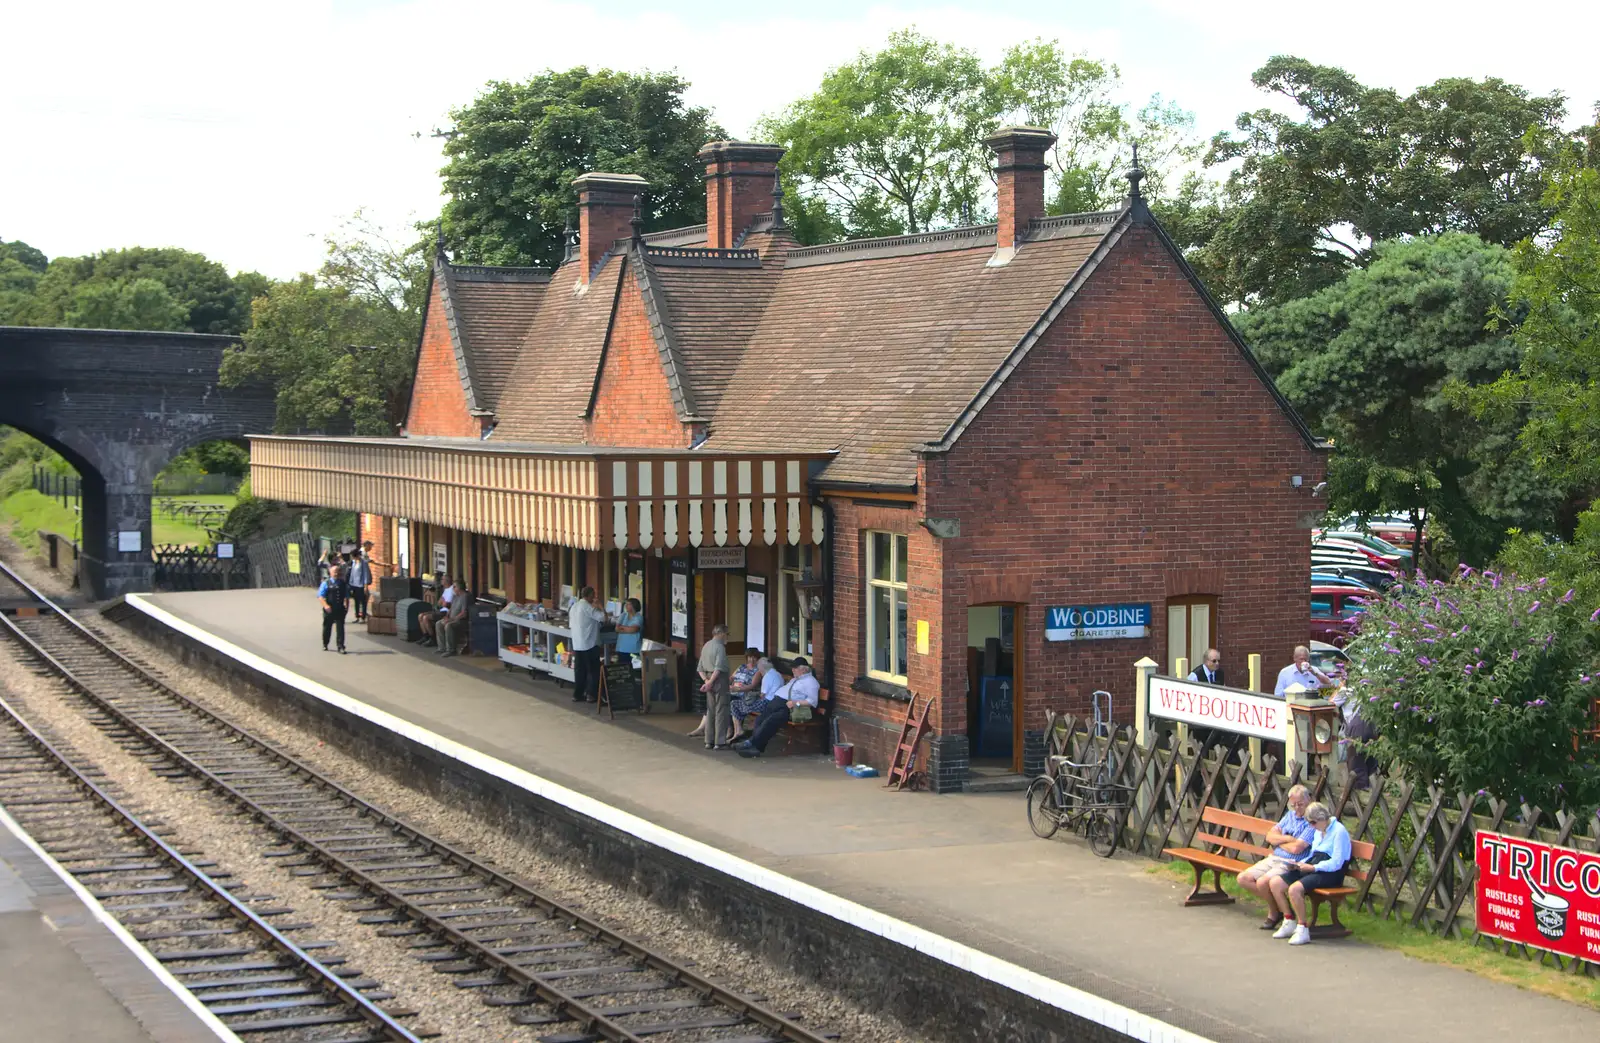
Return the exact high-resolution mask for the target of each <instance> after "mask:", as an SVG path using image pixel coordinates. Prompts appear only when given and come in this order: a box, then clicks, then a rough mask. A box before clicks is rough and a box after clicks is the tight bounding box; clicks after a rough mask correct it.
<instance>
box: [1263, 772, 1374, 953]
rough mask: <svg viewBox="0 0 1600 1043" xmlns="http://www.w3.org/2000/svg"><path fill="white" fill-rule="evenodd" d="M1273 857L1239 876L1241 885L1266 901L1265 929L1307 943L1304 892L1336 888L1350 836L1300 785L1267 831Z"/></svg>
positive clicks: (1341, 880) (1346, 863)
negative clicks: (1313, 801) (1287, 806)
mask: <svg viewBox="0 0 1600 1043" xmlns="http://www.w3.org/2000/svg"><path fill="white" fill-rule="evenodd" d="M1267 843H1268V844H1270V845H1271V846H1272V853H1271V854H1270V855H1268V856H1267V857H1265V858H1263V859H1261V860H1260V861H1259V862H1256V863H1255V864H1254V865H1252V866H1250V868H1248V869H1246V870H1244V871H1243V872H1242V873H1240V874H1239V884H1240V886H1242V887H1244V888H1245V889H1246V890H1248V891H1250V892H1251V893H1252V894H1255V895H1257V896H1258V897H1260V898H1263V899H1265V900H1266V902H1267V909H1268V914H1267V918H1266V919H1265V920H1263V921H1262V923H1261V929H1262V930H1263V931H1272V932H1273V935H1272V937H1274V938H1287V939H1289V944H1290V945H1305V944H1306V943H1308V942H1310V941H1311V927H1310V921H1308V920H1307V919H1306V892H1308V891H1315V890H1316V889H1318V888H1336V887H1340V886H1341V885H1342V884H1343V883H1344V874H1345V870H1346V868H1348V866H1349V865H1350V832H1349V830H1347V829H1345V828H1344V825H1343V824H1342V823H1340V822H1339V820H1338V819H1336V818H1334V817H1333V815H1331V814H1330V813H1329V812H1328V808H1327V806H1326V805H1324V804H1313V803H1311V794H1310V792H1309V791H1307V789H1306V788H1305V787H1304V786H1294V787H1291V788H1290V790H1289V810H1288V811H1287V812H1285V813H1284V816H1283V818H1281V819H1279V820H1278V824H1277V825H1276V826H1273V827H1272V829H1270V830H1268V831H1267Z"/></svg>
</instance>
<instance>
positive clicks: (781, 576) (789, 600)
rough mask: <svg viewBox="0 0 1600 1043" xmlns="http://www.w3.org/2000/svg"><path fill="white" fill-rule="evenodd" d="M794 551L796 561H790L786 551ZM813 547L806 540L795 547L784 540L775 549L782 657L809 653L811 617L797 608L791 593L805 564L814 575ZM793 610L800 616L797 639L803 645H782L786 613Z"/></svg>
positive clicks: (786, 640) (796, 599)
mask: <svg viewBox="0 0 1600 1043" xmlns="http://www.w3.org/2000/svg"><path fill="white" fill-rule="evenodd" d="M790 551H794V560H795V561H796V562H798V564H797V565H791V564H789V561H788V554H789V552H790ZM816 553H817V551H816V548H815V547H813V546H811V545H810V544H805V545H802V546H799V547H796V546H792V545H789V544H785V545H784V546H782V547H781V548H779V551H778V640H777V644H778V645H779V646H780V647H779V648H778V655H779V657H780V658H783V659H794V658H795V657H796V656H810V655H811V621H810V620H809V619H807V618H806V617H805V614H804V613H803V612H801V611H800V600H799V597H798V596H797V595H796V594H795V588H796V586H797V585H798V584H799V582H800V577H801V575H802V574H803V573H804V572H805V570H806V568H807V567H808V566H809V567H810V568H811V569H812V570H813V573H812V574H813V575H815V570H816V567H817V566H816ZM790 612H793V613H794V614H795V615H797V616H799V617H800V628H799V630H800V643H801V644H802V645H804V646H805V647H804V648H785V647H782V646H785V645H787V644H788V643H789V613H790Z"/></svg>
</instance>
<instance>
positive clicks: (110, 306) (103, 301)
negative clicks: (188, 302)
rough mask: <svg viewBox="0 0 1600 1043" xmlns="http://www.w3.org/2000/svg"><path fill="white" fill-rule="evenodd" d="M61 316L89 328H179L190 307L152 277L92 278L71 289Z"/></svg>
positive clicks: (184, 320)
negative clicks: (70, 294)
mask: <svg viewBox="0 0 1600 1043" xmlns="http://www.w3.org/2000/svg"><path fill="white" fill-rule="evenodd" d="M64 318H65V322H63V325H65V326H78V327H81V328H83V329H92V330H181V329H183V328H184V326H185V324H186V323H187V322H188V321H189V309H188V308H186V307H184V306H183V305H182V304H181V303H180V302H178V301H175V300H173V299H172V294H170V293H168V292H167V288H166V287H165V286H163V285H162V284H161V283H160V282H158V281H157V280H155V279H148V278H146V279H118V280H115V281H111V282H101V281H98V280H95V281H90V282H86V283H83V284H81V285H79V286H77V287H76V288H74V290H73V292H72V300H71V303H70V304H68V305H67V313H66V315H65V317H64Z"/></svg>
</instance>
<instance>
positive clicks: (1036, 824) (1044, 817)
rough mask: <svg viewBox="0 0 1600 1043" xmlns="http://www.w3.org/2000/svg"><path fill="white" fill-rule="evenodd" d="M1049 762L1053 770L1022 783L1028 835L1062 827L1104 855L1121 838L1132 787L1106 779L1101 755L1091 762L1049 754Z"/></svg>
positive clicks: (1108, 774)
mask: <svg viewBox="0 0 1600 1043" xmlns="http://www.w3.org/2000/svg"><path fill="white" fill-rule="evenodd" d="M1108 752H1109V748H1108ZM1050 764H1051V765H1052V766H1053V767H1054V768H1055V771H1054V773H1052V774H1046V775H1041V776H1039V777H1038V778H1036V779H1034V780H1033V782H1032V783H1031V784H1029V786H1028V795H1027V801H1028V825H1029V826H1030V827H1031V828H1032V829H1033V832H1034V835H1036V836H1038V837H1039V838H1041V839H1044V840H1048V839H1049V838H1050V837H1052V836H1054V835H1055V833H1056V830H1058V829H1060V828H1061V827H1062V826H1068V827H1070V828H1072V829H1073V830H1074V831H1076V832H1077V834H1078V835H1079V836H1082V837H1087V838H1088V840H1089V848H1090V850H1092V851H1093V852H1094V853H1095V854H1097V855H1099V856H1100V857H1101V858H1110V857H1111V856H1112V854H1113V853H1115V851H1116V850H1117V844H1118V843H1119V842H1120V840H1121V835H1122V828H1121V823H1122V816H1123V814H1124V813H1126V811H1127V809H1128V799H1129V796H1130V795H1131V793H1132V789H1133V788H1132V787H1131V786H1121V785H1118V784H1117V783H1114V782H1112V781H1111V768H1110V766H1109V765H1108V764H1107V763H1106V758H1105V757H1104V756H1102V757H1101V759H1100V760H1099V761H1098V762H1095V763H1092V764H1091V763H1079V762H1077V761H1073V760H1069V759H1068V758H1066V757H1051V758H1050Z"/></svg>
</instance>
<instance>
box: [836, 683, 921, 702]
mask: <svg viewBox="0 0 1600 1043" xmlns="http://www.w3.org/2000/svg"><path fill="white" fill-rule="evenodd" d="M850 687H851V689H853V690H854V691H857V692H861V693H863V694H865V695H876V696H878V697H879V698H881V699H893V700H895V701H896V702H902V703H909V702H910V701H911V689H909V688H907V687H906V686H905V685H903V684H896V683H894V682H893V681H885V680H883V679H882V678H878V677H858V678H856V679H855V680H854V681H851V682H850Z"/></svg>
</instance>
